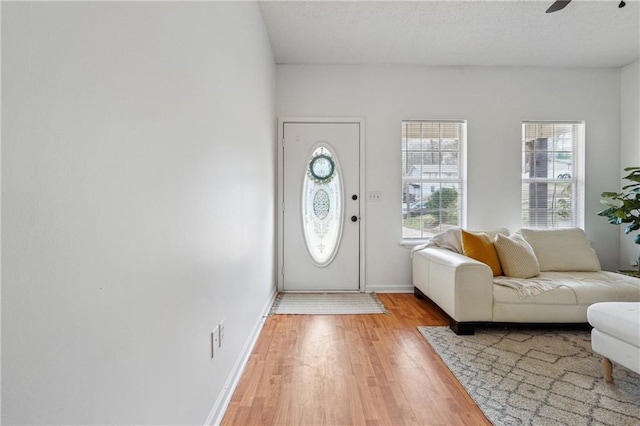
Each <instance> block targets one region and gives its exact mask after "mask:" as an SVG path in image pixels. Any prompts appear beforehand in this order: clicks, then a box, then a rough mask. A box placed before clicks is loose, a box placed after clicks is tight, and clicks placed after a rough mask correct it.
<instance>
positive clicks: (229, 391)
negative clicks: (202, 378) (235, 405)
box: [204, 289, 278, 425]
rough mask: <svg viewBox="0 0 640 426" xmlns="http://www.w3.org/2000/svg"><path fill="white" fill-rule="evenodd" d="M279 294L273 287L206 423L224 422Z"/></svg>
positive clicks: (216, 423)
mask: <svg viewBox="0 0 640 426" xmlns="http://www.w3.org/2000/svg"><path fill="white" fill-rule="evenodd" d="M277 294H278V292H277V290H276V289H273V292H272V293H271V296H270V297H269V299H268V301H267V304H266V305H265V306H264V308H263V309H262V313H261V314H260V317H259V318H258V321H257V322H256V324H255V325H254V327H253V329H252V330H251V333H249V338H248V339H247V341H246V342H245V344H244V347H243V348H242V351H240V356H238V358H237V359H236V362H235V364H234V365H233V368H232V369H231V371H230V372H229V375H228V376H227V380H226V382H225V383H224V387H223V388H222V391H221V392H220V393H219V394H218V398H217V399H216V402H215V403H214V404H213V408H211V411H210V412H209V415H208V416H207V419H206V420H205V422H204V424H205V425H219V424H220V423H222V419H223V418H224V415H225V413H226V411H227V407H228V406H229V402H231V397H232V396H233V392H235V390H236V387H237V386H238V383H239V382H240V378H241V377H242V373H243V372H244V368H245V367H246V365H247V362H249V356H250V355H251V352H252V351H253V347H254V346H255V344H256V342H257V341H258V337H260V332H261V331H262V326H263V325H264V322H265V320H266V318H267V316H268V315H269V311H270V310H271V305H273V301H274V300H275V298H276V295H277Z"/></svg>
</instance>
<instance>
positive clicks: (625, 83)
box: [611, 61, 640, 269]
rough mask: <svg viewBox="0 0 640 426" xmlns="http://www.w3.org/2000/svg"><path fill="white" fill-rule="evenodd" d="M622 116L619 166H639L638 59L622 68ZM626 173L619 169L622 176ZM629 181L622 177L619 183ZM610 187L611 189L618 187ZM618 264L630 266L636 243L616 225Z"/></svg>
mask: <svg viewBox="0 0 640 426" xmlns="http://www.w3.org/2000/svg"><path fill="white" fill-rule="evenodd" d="M621 73H622V120H621V127H622V131H621V135H620V140H621V150H620V164H621V168H620V169H621V170H622V169H623V168H625V167H640V61H636V62H634V63H633V64H629V65H627V66H626V67H624V68H622V71H621ZM626 174H627V173H623V176H626ZM629 183H630V182H629V181H628V180H625V181H623V182H622V184H623V185H628V184H629ZM618 190H619V189H618V187H613V189H611V191H618ZM620 232H621V236H620V247H621V248H620V268H621V269H632V267H631V266H630V265H629V262H630V261H631V260H634V259H638V252H640V246H638V244H635V243H634V242H633V236H635V235H637V233H636V232H634V233H632V234H625V233H624V227H623V226H621V227H620Z"/></svg>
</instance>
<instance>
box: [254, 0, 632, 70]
mask: <svg viewBox="0 0 640 426" xmlns="http://www.w3.org/2000/svg"><path fill="white" fill-rule="evenodd" d="M552 3H553V0H544V1H543V0H536V1H517V0H516V1H514V0H511V1H509V0H502V1H482V0H475V1H451V0H449V1H437V0H424V1H417V2H415V1H385V2H381V1H337V2H335V1H268V0H267V1H261V2H260V8H261V11H262V15H263V17H264V21H265V25H266V28H267V31H268V33H269V37H270V39H271V44H272V46H273V51H274V55H275V58H276V62H277V63H279V64H420V65H430V66H542V67H621V66H624V65H627V64H629V63H632V62H634V61H636V60H637V59H638V58H640V30H639V27H640V0H626V3H627V6H626V7H624V8H622V9H619V8H618V3H619V1H618V0H599V1H588V0H574V1H572V2H571V3H570V4H569V5H568V6H567V7H566V8H565V9H563V10H561V11H558V12H555V13H550V14H547V13H545V10H546V9H547V8H548V7H549V6H550V5H551V4H552Z"/></svg>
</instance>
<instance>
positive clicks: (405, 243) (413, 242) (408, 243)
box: [400, 238, 431, 249]
mask: <svg viewBox="0 0 640 426" xmlns="http://www.w3.org/2000/svg"><path fill="white" fill-rule="evenodd" d="M429 241H431V238H426V239H420V240H413V239H412V240H401V241H400V245H401V246H402V247H404V248H408V249H412V248H414V247H415V246H419V245H422V244H426V243H428V242H429Z"/></svg>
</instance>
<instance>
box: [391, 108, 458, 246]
mask: <svg viewBox="0 0 640 426" xmlns="http://www.w3.org/2000/svg"><path fill="white" fill-rule="evenodd" d="M425 123H426V124H438V125H439V126H441V125H443V124H449V125H450V124H456V125H459V126H460V127H459V139H458V149H453V150H452V149H448V148H445V149H443V146H442V144H441V143H440V142H441V141H442V140H443V139H446V138H444V137H443V135H442V128H439V137H438V140H439V143H438V147H439V149H438V150H436V151H434V150H432V149H424V147H423V143H421V144H420V145H421V147H420V149H419V150H415V149H411V150H409V149H407V141H406V139H407V138H406V136H405V125H407V124H420V125H421V126H422V125H423V124H425ZM420 135H421V137H420V140H421V142H422V127H421V130H420ZM409 152H412V153H414V154H415V153H420V155H422V154H424V153H433V152H437V153H438V154H442V153H451V152H455V153H456V154H457V155H458V177H456V178H451V177H443V176H442V166H443V164H442V160H440V162H439V163H438V166H439V169H438V174H439V177H437V178H425V177H422V176H420V177H410V176H408V174H407V173H406V172H408V171H407V170H406V167H407V163H408V159H407V155H408V153H409ZM401 157H402V164H401V185H402V188H401V194H402V195H401V206H402V208H401V209H402V212H401V215H400V216H401V225H402V226H401V244H403V245H405V246H413V245H417V244H421V243H424V242H426V241H429V240H430V239H431V238H432V237H433V235H434V234H435V233H437V232H440V231H442V230H443V223H442V221H440V223H439V231H437V232H434V233H433V234H429V235H425V233H424V232H425V231H424V227H422V226H421V229H420V230H419V233H420V235H419V236H415V237H412V236H410V235H405V231H404V228H405V226H404V225H405V223H404V221H405V217H404V212H405V211H407V210H405V209H406V208H407V207H408V204H409V201H408V200H407V194H406V192H405V188H406V186H407V184H415V185H420V186H423V187H424V186H425V185H432V192H434V189H433V188H437V187H447V185H451V184H453V185H455V186H456V187H457V188H459V191H458V192H459V193H458V198H457V200H458V206H457V209H456V210H457V212H458V223H457V225H452V226H451V227H454V226H455V227H462V228H465V227H466V222H467V121H466V120H450V119H445V120H437V119H420V120H402V125H401ZM413 202H426V201H425V200H424V197H422V200H417V201H413ZM444 226H445V227H446V226H447V225H446V224H444Z"/></svg>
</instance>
